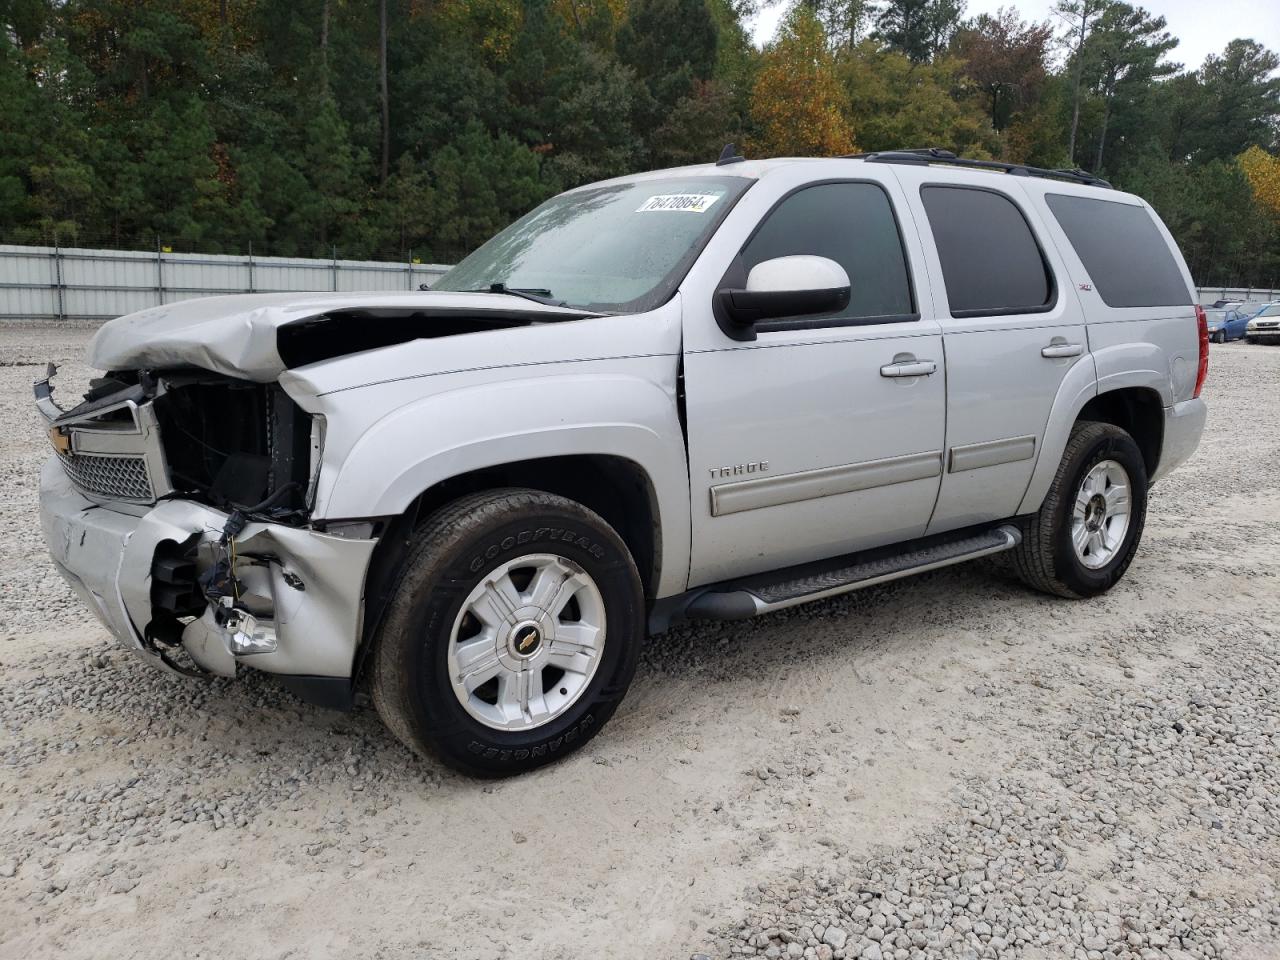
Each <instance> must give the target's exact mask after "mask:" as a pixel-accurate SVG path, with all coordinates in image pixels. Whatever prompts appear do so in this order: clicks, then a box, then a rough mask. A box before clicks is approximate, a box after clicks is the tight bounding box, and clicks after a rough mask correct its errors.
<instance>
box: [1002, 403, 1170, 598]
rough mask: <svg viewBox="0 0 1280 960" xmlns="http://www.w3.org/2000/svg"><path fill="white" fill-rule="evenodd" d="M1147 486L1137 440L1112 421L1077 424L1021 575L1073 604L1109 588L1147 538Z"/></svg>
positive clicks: (1020, 552)
mask: <svg viewBox="0 0 1280 960" xmlns="http://www.w3.org/2000/svg"><path fill="white" fill-rule="evenodd" d="M1147 487H1148V480H1147V468H1146V462H1145V461H1144V460H1143V459H1142V451H1140V450H1139V449H1138V445H1137V444H1136V443H1134V441H1133V437H1131V436H1129V434H1128V433H1126V432H1125V431H1124V430H1122V429H1120V428H1119V427H1117V426H1114V425H1112V424H1110V423H1096V422H1092V421H1085V420H1082V421H1080V422H1079V423H1077V424H1076V425H1075V426H1074V427H1073V428H1072V430H1071V436H1070V438H1069V439H1068V440H1067V448H1066V450H1065V451H1064V452H1063V454H1062V462H1061V463H1060V464H1059V465H1058V472H1057V474H1056V475H1055V476H1054V478H1053V483H1052V485H1051V486H1050V487H1049V493H1048V495H1047V496H1046V497H1045V498H1044V503H1043V504H1041V506H1040V509H1039V511H1038V512H1036V513H1035V514H1033V515H1032V516H1031V517H1030V518H1029V520H1028V521H1027V523H1026V526H1025V529H1024V532H1023V538H1022V543H1021V544H1020V545H1019V546H1018V547H1017V549H1015V550H1014V551H1013V562H1014V568H1015V569H1016V570H1017V572H1018V576H1019V577H1020V578H1021V579H1022V581H1023V582H1024V583H1026V584H1027V585H1028V586H1031V587H1034V588H1035V589H1037V590H1042V591H1044V592H1045V593H1053V594H1057V595H1058V596H1060V597H1068V598H1071V599H1081V598H1084V597H1093V596H1097V595H1098V594H1100V593H1104V592H1106V591H1107V590H1110V589H1111V588H1112V587H1113V586H1115V584H1116V582H1117V581H1119V579H1120V578H1121V577H1122V576H1124V573H1125V571H1126V570H1128V569H1129V564H1130V563H1131V562H1132V560H1133V555H1134V553H1135V552H1137V549H1138V542H1139V541H1140V540H1141V539H1142V528H1143V526H1144V524H1145V522H1146V516H1147Z"/></svg>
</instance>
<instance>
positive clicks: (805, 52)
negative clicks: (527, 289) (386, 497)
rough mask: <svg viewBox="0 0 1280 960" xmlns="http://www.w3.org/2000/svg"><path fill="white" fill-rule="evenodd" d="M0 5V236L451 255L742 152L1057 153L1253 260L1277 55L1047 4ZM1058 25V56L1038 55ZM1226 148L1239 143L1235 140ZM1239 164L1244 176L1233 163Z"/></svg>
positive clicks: (1250, 279)
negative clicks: (1026, 16)
mask: <svg viewBox="0 0 1280 960" xmlns="http://www.w3.org/2000/svg"><path fill="white" fill-rule="evenodd" d="M381 2H382V0H379V2H378V3H352V2H344V0H296V2H290V3H276V2H263V0H240V2H229V3H215V2H211V0H0V239H3V240H17V241H19V242H23V241H26V242H38V241H41V240H45V241H48V240H57V241H58V242H60V243H71V242H77V243H86V244H97V245H104V246H122V245H142V246H144V247H151V246H154V244H155V243H157V242H158V241H159V240H160V239H162V240H163V242H164V243H166V244H174V245H179V246H183V245H185V246H188V247H199V248H200V249H205V250H210V251H219V250H228V251H230V250H238V251H243V250H245V249H247V248H248V246H249V245H250V244H252V245H253V248H254V250H255V252H262V253H279V254H299V255H322V256H327V255H331V254H332V252H333V251H334V250H335V248H336V250H337V251H338V252H339V254H340V255H341V256H348V257H367V256H378V257H405V256H408V255H410V253H412V255H413V256H416V257H420V258H422V259H424V260H454V259H457V258H459V257H461V256H462V255H464V254H465V253H466V252H468V251H469V250H471V249H473V248H474V247H476V246H477V245H479V244H480V243H481V242H482V241H483V240H485V239H487V237H488V236H489V235H490V234H492V233H493V232H494V231H496V230H497V229H499V228H501V227H502V226H504V225H505V224H506V223H508V222H509V221H510V220H512V219H514V218H515V217H517V216H519V215H520V214H522V213H524V212H525V211H527V210H528V209H529V208H530V207H532V206H534V205H535V204H537V203H538V202H540V201H541V200H542V199H544V198H545V197H547V196H550V195H551V194H553V193H555V192H556V191H558V190H561V189H565V188H568V187H573V186H576V185H578V184H581V183H585V182H588V181H591V180H596V179H601V178H605V177H611V176H615V175H619V174H624V173H629V172H632V171H635V170H638V169H645V168H652V167H661V166H668V165H676V164H689V163H699V162H706V161H710V160H713V159H714V158H715V157H716V156H717V155H718V153H719V152H720V148H721V147H722V146H723V145H724V144H725V143H726V142H735V143H738V144H740V145H745V146H746V147H747V150H748V153H749V154H754V155H767V154H782V153H787V154H794V153H802V154H803V153H818V154H824V153H827V154H829V153H834V152H841V151H845V150H848V149H851V148H852V147H853V145H854V142H855V141H856V144H857V147H858V148H860V149H864V150H881V149H892V148H896V147H918V146H941V147H946V148H950V149H954V150H957V151H958V152H961V153H963V154H966V155H969V156H975V157H999V158H1002V159H1007V160H1017V161H1025V162H1029V163H1035V164H1039V165H1042V166H1068V165H1076V164H1084V165H1087V166H1090V167H1094V168H1097V169H1099V170H1100V171H1101V172H1102V173H1104V174H1105V175H1106V176H1108V177H1109V178H1110V179H1112V180H1113V181H1114V182H1115V183H1116V184H1117V185H1119V186H1121V187H1123V188H1126V189H1130V190H1133V191H1135V192H1137V193H1139V194H1141V195H1143V196H1145V197H1148V198H1149V199H1150V200H1151V201H1152V203H1153V204H1155V206H1156V208H1157V209H1158V210H1159V211H1160V212H1161V214H1162V215H1163V216H1164V217H1165V219H1166V221H1167V222H1168V224H1169V227H1170V229H1171V230H1172V231H1173V233H1174V235H1175V237H1176V238H1177V239H1178V241H1179V242H1180V243H1181V244H1182V245H1183V248H1184V250H1185V251H1186V252H1187V257H1188V260H1189V261H1190V262H1191V264H1192V267H1193V270H1194V271H1195V273H1196V275H1197V278H1198V279H1200V280H1201V281H1202V282H1213V283H1227V284H1235V283H1242V284H1248V283H1254V284H1271V285H1274V284H1275V283H1277V282H1278V281H1280V216H1277V215H1276V214H1275V213H1274V209H1273V207H1274V200H1273V198H1274V195H1275V190H1276V188H1275V182H1276V179H1277V175H1276V174H1275V170H1276V169H1277V168H1276V163H1277V161H1275V160H1274V157H1275V156H1276V155H1277V154H1278V153H1280V74H1278V71H1280V58H1278V57H1277V55H1276V54H1275V53H1274V52H1272V51H1270V50H1267V49H1266V48H1265V47H1263V46H1261V45H1260V44H1258V43H1256V42H1254V41H1252V40H1234V41H1232V42H1231V43H1230V44H1229V45H1228V46H1227V47H1226V48H1225V49H1224V50H1223V51H1222V52H1221V53H1220V54H1218V55H1215V56H1211V57H1209V58H1208V59H1207V60H1206V61H1205V62H1204V63H1203V64H1200V65H1191V66H1190V67H1189V68H1187V69H1182V68H1180V67H1178V66H1177V65H1176V64H1174V63H1173V60H1174V59H1175V57H1176V54H1177V48H1176V45H1175V42H1174V40H1173V39H1172V38H1171V37H1169V36H1168V34H1167V32H1166V30H1165V24H1164V21H1163V20H1162V19H1161V18H1160V17H1156V16H1153V15H1152V14H1150V13H1147V12H1146V11H1144V10H1142V9H1141V8H1140V7H1137V6H1132V5H1129V4H1126V3H1120V2H1116V0H1060V2H1059V4H1058V13H1059V15H1060V25H1061V27H1060V29H1061V35H1060V36H1059V37H1057V38H1056V39H1055V38H1053V37H1052V36H1051V35H1050V32H1049V31H1050V27H1049V25H1047V24H1036V23H1027V22H1024V20H1023V19H1022V18H1021V17H1020V16H1019V15H1018V13H1017V12H1016V10H1014V9H1013V8H1012V7H1010V8H1008V9H1005V10H1001V11H999V12H997V13H996V14H994V15H986V16H979V17H976V18H973V19H970V20H965V19H963V6H964V4H963V0H791V6H792V7H794V8H798V9H794V10H791V11H789V14H788V17H787V18H786V19H785V21H784V29H783V33H782V35H781V36H780V37H779V38H778V39H777V40H776V41H775V42H774V43H772V44H770V45H769V46H767V47H766V49H765V50H759V49H756V48H755V46H754V45H753V44H752V43H751V40H750V35H749V31H748V25H749V18H750V17H751V16H753V15H754V14H755V13H756V12H757V8H758V7H759V6H760V4H759V3H758V2H757V0H385V2H386V8H387V13H388V37H387V55H386V67H387V76H388V96H387V104H388V112H389V116H390V124H389V140H390V142H389V150H388V154H389V160H390V162H389V164H388V176H386V178H385V182H384V178H383V176H382V171H381V161H382V122H381V112H382V100H381V89H380V80H379V77H380V70H381V66H382V56H381V52H380V42H379V16H378V11H379V8H380V6H381ZM1059 44H1060V49H1062V50H1064V51H1065V52H1066V61H1065V63H1057V62H1056V61H1055V59H1054V58H1053V57H1052V56H1051V55H1050V51H1051V50H1052V49H1054V48H1055V46H1057V45H1059ZM1241 158H1243V159H1241ZM1246 171H1247V172H1246Z"/></svg>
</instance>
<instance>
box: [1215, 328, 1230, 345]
mask: <svg viewBox="0 0 1280 960" xmlns="http://www.w3.org/2000/svg"><path fill="white" fill-rule="evenodd" d="M1213 342H1214V343H1226V342H1227V335H1226V334H1225V333H1223V332H1222V331H1221V330H1219V331H1218V332H1217V333H1215V334H1214V335H1213Z"/></svg>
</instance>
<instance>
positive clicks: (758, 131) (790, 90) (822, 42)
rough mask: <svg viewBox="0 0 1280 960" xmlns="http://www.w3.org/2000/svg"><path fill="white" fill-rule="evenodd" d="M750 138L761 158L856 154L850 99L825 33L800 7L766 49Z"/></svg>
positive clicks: (756, 88)
mask: <svg viewBox="0 0 1280 960" xmlns="http://www.w3.org/2000/svg"><path fill="white" fill-rule="evenodd" d="M751 121H752V124H753V126H754V129H755V132H754V134H753V136H752V138H751V140H750V149H751V151H752V152H753V153H756V154H760V155H763V156H838V155H839V154H842V153H850V152H852V151H853V150H854V141H853V128H852V125H851V124H850V120H849V117H848V113H847V110H846V98H845V95H844V91H843V90H842V88H841V86H840V82H839V79H838V78H837V76H836V69H835V62H834V60H833V57H832V54H831V51H830V49H829V48H828V46H827V37H826V33H825V32H824V31H823V29H822V24H820V23H819V22H818V20H817V18H816V17H814V15H813V13H812V12H811V11H810V10H809V9H808V8H806V7H803V6H802V7H797V8H796V9H795V10H794V11H792V13H791V14H790V16H789V17H788V18H787V20H786V22H785V23H784V24H783V26H782V30H781V32H780V34H779V36H778V39H777V40H775V41H774V42H773V43H771V44H770V45H769V46H768V47H766V48H765V51H764V55H763V57H762V63H761V66H760V72H759V75H758V76H757V77H756V82H755V86H754V88H753V90H752V95H751Z"/></svg>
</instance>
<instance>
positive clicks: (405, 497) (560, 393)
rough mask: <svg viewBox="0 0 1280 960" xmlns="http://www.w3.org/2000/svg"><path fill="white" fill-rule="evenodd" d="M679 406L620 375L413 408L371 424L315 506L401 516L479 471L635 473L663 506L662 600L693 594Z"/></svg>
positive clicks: (503, 388) (446, 396) (501, 387)
mask: <svg viewBox="0 0 1280 960" xmlns="http://www.w3.org/2000/svg"><path fill="white" fill-rule="evenodd" d="M683 436H684V435H683V432H682V431H681V427H680V421H679V417H678V414H677V411H676V405H675V398H674V397H673V396H671V395H670V394H668V393H667V392H666V391H665V390H664V389H663V388H662V387H661V386H660V385H658V384H657V383H654V382H653V381H650V380H646V379H643V378H640V377H635V376H627V375H618V374H580V375H574V376H555V377H528V378H522V379H519V380H511V381H506V382H504V383H486V384H478V385H475V386H471V387H465V388H462V389H458V390H451V391H448V392H445V393H439V394H434V395H432V396H428V397H424V398H421V399H418V400H414V401H412V402H410V403H408V404H405V405H404V406H401V407H398V408H396V409H395V410H392V411H391V412H389V413H388V414H386V415H385V416H384V417H382V418H381V419H380V420H378V421H377V422H375V423H374V424H373V425H372V426H371V427H370V428H369V429H368V430H367V431H366V432H365V433H364V434H363V435H362V436H361V437H360V439H359V440H357V441H356V443H355V444H354V445H353V446H352V447H351V449H350V451H349V452H348V454H347V456H346V457H345V458H344V460H343V462H342V464H341V466H340V467H339V468H338V472H337V474H336V476H335V478H334V480H333V481H332V484H331V485H330V486H329V487H328V490H327V494H326V496H325V498H324V503H323V504H318V505H317V506H318V508H320V509H322V510H323V515H324V516H327V517H331V518H352V519H354V518H360V517H380V516H382V517H385V516H397V515H399V514H401V513H403V512H404V511H405V510H406V509H407V508H408V507H409V505H410V504H411V503H412V502H413V500H414V499H415V498H416V497H418V496H419V495H420V494H421V493H422V492H423V491H425V490H428V489H430V488H431V487H433V486H435V485H436V484H438V483H440V482H441V481H444V480H448V479H449V478H451V477H456V476H460V475H462V474H465V473H470V472H472V471H475V470H481V469H485V468H489V467H499V466H504V465H508V464H514V463H520V462H522V461H526V460H534V459H543V458H547V457H556V456H583V455H588V456H589V455H597V456H601V455H603V456H613V457H618V458H621V459H624V460H628V461H631V462H632V463H635V464H636V465H637V466H638V467H639V468H640V469H641V470H642V471H643V472H644V474H645V475H646V477H647V478H648V481H649V483H650V486H651V488H652V490H653V495H654V500H655V501H656V508H657V516H656V517H655V518H654V520H655V523H657V524H658V525H659V528H660V529H661V531H662V536H661V537H660V538H659V544H658V549H659V550H660V554H661V556H660V569H661V574H660V581H659V584H658V595H659V596H662V595H664V594H668V593H679V592H680V591H682V590H684V588H685V586H686V585H687V580H688V572H689V549H690V512H689V470H688V463H687V460H686V456H685V449H684V441H683Z"/></svg>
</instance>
